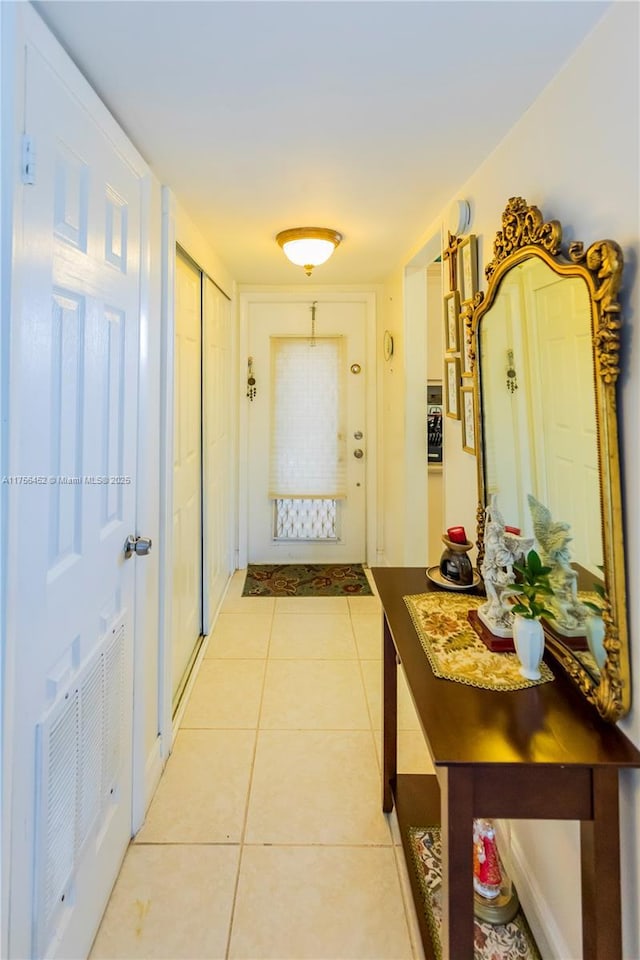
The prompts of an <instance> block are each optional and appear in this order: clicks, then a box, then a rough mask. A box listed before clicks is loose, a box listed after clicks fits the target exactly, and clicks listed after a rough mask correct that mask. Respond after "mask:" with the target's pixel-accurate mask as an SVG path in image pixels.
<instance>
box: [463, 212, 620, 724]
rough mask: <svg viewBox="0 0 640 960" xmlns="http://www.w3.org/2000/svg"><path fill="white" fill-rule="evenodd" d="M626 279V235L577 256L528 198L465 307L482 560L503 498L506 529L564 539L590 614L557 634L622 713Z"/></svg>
mask: <svg viewBox="0 0 640 960" xmlns="http://www.w3.org/2000/svg"><path fill="white" fill-rule="evenodd" d="M621 274H622V252H621V250H620V248H619V247H618V245H617V244H616V243H614V242H613V241H611V240H603V241H599V242H596V243H593V244H591V246H589V247H588V249H587V250H586V251H585V250H584V247H583V245H582V244H581V243H577V242H576V243H571V244H570V245H569V247H568V249H567V251H566V254H565V253H564V252H563V250H562V230H561V226H560V224H559V222H558V221H556V220H552V221H550V222H548V223H545V222H544V220H543V217H542V215H541V213H540V211H539V210H538V209H537V208H536V207H530V206H528V205H527V203H526V201H525V200H523V199H522V198H520V197H515V198H512V199H511V200H509V203H508V205H507V208H506V210H505V211H504V213H503V215H502V229H501V230H500V231H499V232H498V233H497V235H496V239H495V242H494V249H493V259H492V260H491V262H490V263H489V264H488V265H487V267H486V269H485V275H486V277H487V281H488V287H487V291H486V294H485V293H478V294H476V296H475V297H474V300H473V302H472V303H471V304H469V305H468V307H467V309H466V313H465V324H466V331H467V336H468V337H469V338H470V349H471V354H472V357H473V358H474V363H473V375H474V383H475V388H476V391H477V398H478V423H477V430H478V437H479V443H478V491H479V505H478V544H479V551H480V556H479V559H478V565H480V562H481V559H482V553H483V544H484V517H485V508H486V507H487V505H488V504H489V503H490V501H491V500H492V497H494V495H495V498H496V500H495V502H496V503H499V509H500V513H501V514H502V516H503V517H504V522H505V524H507V525H508V526H511V527H513V528H516V529H518V530H520V531H521V532H522V535H523V536H525V537H532V538H535V541H536V544H537V545H538V544H540V543H541V542H542V543H543V546H545V547H546V548H549V543H551V544H552V545H553V544H555V546H556V548H557V555H558V556H560V557H561V558H564V561H565V562H566V564H565V565H566V569H567V570H571V571H572V572H571V576H572V577H574V583H575V586H574V588H573V593H574V596H575V597H576V598H577V599H576V603H575V604H574V606H575V610H574V611H573V612H575V611H576V610H578V611H579V615H578V616H577V617H572V615H571V612H567V611H568V609H569V608H568V607H567V605H566V604H564V606H563V605H562V604H560V606H559V607H557V609H561V611H562V615H559V616H558V617H557V620H553V621H552V620H551V619H549V620H548V621H544V622H543V625H544V627H545V635H546V642H547V645H548V646H549V648H550V649H551V650H552V652H553V653H554V655H555V656H556V657H557V658H558V660H559V661H560V662H561V663H562V665H563V666H564V667H565V669H566V670H567V671H568V673H569V674H570V676H571V677H572V678H573V679H574V680H575V681H576V682H577V684H578V686H579V687H580V689H581V690H582V691H583V693H584V694H585V696H586V697H587V699H588V700H590V701H591V702H592V703H593V704H594V705H595V706H596V707H597V709H598V710H599V712H600V713H601V714H602V716H604V717H605V718H607V719H608V720H611V721H615V720H617V719H618V718H619V717H621V716H622V715H623V714H624V713H626V712H627V711H628V709H629V705H630V685H629V652H628V643H627V616H626V595H625V566H624V547H623V530H622V508H621V496H620V471H619V459H618V428H617V419H616V380H617V377H618V373H619V367H618V358H619V328H620V306H619V303H618V299H617V294H618V289H619V286H620V280H621ZM574 571H575V573H574ZM556 599H557V598H556ZM594 600H595V601H596V603H595V604H594V606H595V607H596V608H598V607H599V608H600V610H601V619H600V620H599V623H600V625H601V626H602V624H604V639H603V640H602V639H601V641H600V646H599V648H597V649H596V648H594V644H593V643H591V642H589V643H587V637H586V634H587V632H589V631H587V630H586V628H585V622H586V619H585V618H586V612H585V608H584V606H583V603H584V601H587V604H588V603H589V602H593V601H594ZM572 602H573V601H572ZM558 603H559V601H558ZM572 609H573V608H572ZM587 609H588V608H587ZM596 612H597V609H596ZM592 624H593V621H592V620H590V621H589V627H591V626H592ZM589 641H590V638H589Z"/></svg>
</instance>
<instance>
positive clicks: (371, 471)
mask: <svg viewBox="0 0 640 960" xmlns="http://www.w3.org/2000/svg"><path fill="white" fill-rule="evenodd" d="M312 299H313V300H317V302H318V303H331V302H335V301H336V300H342V301H343V302H351V303H358V302H360V303H364V304H365V306H366V323H365V363H366V365H367V369H366V373H367V379H366V398H365V410H366V416H365V426H364V433H365V436H366V437H367V438H368V439H367V462H366V491H365V495H366V506H365V510H366V538H367V546H366V562H367V563H368V564H370V565H372V564H375V563H376V562H377V560H378V549H377V544H378V510H377V503H378V496H377V493H378V482H377V481H378V469H377V462H378V444H377V440H378V429H377V413H378V409H377V401H376V397H377V392H376V386H377V379H378V378H377V365H376V294H375V292H374V291H373V290H371V289H368V290H366V289H365V290H356V289H354V288H353V287H349V288H347V289H344V288H340V287H332V288H327V287H318V286H315V287H308V286H305V287H269V289H268V290H266V291H265V290H261V289H259V288H258V289H255V288H253V289H252V288H250V287H245V288H242V287H241V288H240V297H239V305H240V324H239V327H240V333H239V350H238V405H239V411H240V413H239V418H238V419H239V443H238V559H237V567H238V569H243V568H244V567H246V565H247V557H248V555H249V529H248V523H247V518H248V503H249V483H248V475H249V466H250V462H249V411H248V408H247V403H248V401H247V397H246V387H247V383H246V370H247V367H246V365H247V356H248V349H249V306H250V304H252V303H278V302H287V303H302V304H305V305H308V304H309V302H310V300H312Z"/></svg>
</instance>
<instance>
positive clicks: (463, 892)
mask: <svg viewBox="0 0 640 960" xmlns="http://www.w3.org/2000/svg"><path fill="white" fill-rule="evenodd" d="M372 573H373V576H374V579H375V582H376V586H377V588H378V592H379V594H380V599H381V601H382V607H383V629H384V651H383V729H382V740H383V777H382V805H383V809H384V810H385V811H387V812H388V811H390V810H391V809H392V808H393V806H394V804H395V807H396V813H397V816H398V821H399V823H400V829H401V832H402V842H403V845H404V850H405V856H406V857H407V862H408V864H409V873H410V876H411V884H412V888H413V894H414V899H415V902H416V906H417V908H418V921H419V923H420V929H421V932H422V939H423V943H424V948H425V952H426V955H427V957H430V958H431V957H433V958H435V957H436V956H437V954H436V952H435V949H434V946H433V944H432V942H431V935H430V932H429V928H428V926H427V922H426V919H425V916H424V910H423V909H422V907H421V905H420V904H421V898H422V894H421V892H420V888H419V885H418V880H417V878H416V877H415V875H414V871H412V870H411V866H410V864H411V860H410V857H409V846H408V843H409V840H408V835H407V828H408V827H409V826H414V827H421V826H427V825H432V824H437V823H441V825H442V881H443V885H442V890H443V899H442V907H443V918H442V945H441V946H442V957H443V960H473V952H474V951H473V922H474V921H473V885H472V882H471V878H472V875H473V860H472V857H473V853H472V840H471V837H472V821H473V818H474V817H497V818H500V817H502V818H510V819H518V818H524V819H534V820H536V819H540V820H542V819H548V820H579V821H580V837H581V871H582V932H583V956H584V958H585V960H621V958H622V926H621V902H620V845H619V832H620V827H619V813H618V770H619V768H620V767H639V766H640V751H638V750H637V749H636V748H635V747H634V745H633V744H632V743H631V742H630V741H629V740H628V739H627V738H626V737H625V736H624V734H623V733H622V732H621V731H620V730H619V729H618V728H617V727H615V726H613V725H611V724H608V723H605V722H604V721H603V720H601V719H600V717H599V716H598V715H597V714H596V712H595V711H594V710H593V708H592V707H591V706H590V705H589V704H588V703H587V702H586V700H584V699H583V698H582V697H581V695H580V694H579V692H578V691H577V690H576V689H575V687H574V686H573V685H572V684H571V682H570V681H569V680H568V678H567V677H566V676H565V675H564V674H563V673H562V671H561V670H560V669H559V668H558V667H557V665H556V664H555V662H554V661H553V660H552V659H551V660H549V666H550V667H551V669H552V670H553V671H554V674H555V677H556V678H555V681H554V682H553V683H545V684H542V685H540V686H536V687H532V688H529V689H527V690H520V691H514V692H500V693H496V692H492V691H488V690H479V689H477V688H475V687H469V686H466V685H464V684H460V683H452V682H450V681H448V680H439V679H437V678H436V677H435V676H434V675H433V673H432V671H431V668H430V666H429V661H428V660H427V658H426V656H425V653H424V651H423V649H422V646H421V644H420V640H419V638H418V636H417V634H416V631H415V628H414V626H413V623H412V622H411V618H410V616H409V613H408V610H407V607H406V605H405V603H404V600H403V597H404V596H406V595H407V594H418V593H426V592H428V591H429V590H430V589H432V588H431V585H430V583H429V581H428V580H427V578H426V576H425V571H424V569H423V568H410V567H378V568H375V569H374V570H373V571H372ZM433 589H437V588H435V587H434V588H433ZM398 660H399V661H400V662H401V663H402V665H403V667H404V671H405V675H406V678H407V683H408V686H409V690H410V692H411V696H412V698H413V702H414V705H415V708H416V712H417V714H418V718H419V720H420V724H421V726H422V730H423V732H424V736H425V739H426V741H427V745H428V748H429V752H430V754H431V758H432V760H433V764H434V766H435V769H436V776H435V777H434V776H429V775H399V774H398V773H397V770H396V758H397V683H396V681H397V662H398Z"/></svg>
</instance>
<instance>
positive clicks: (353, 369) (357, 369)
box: [349, 363, 362, 373]
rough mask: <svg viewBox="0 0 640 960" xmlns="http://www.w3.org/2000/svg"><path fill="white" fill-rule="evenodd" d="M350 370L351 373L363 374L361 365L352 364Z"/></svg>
mask: <svg viewBox="0 0 640 960" xmlns="http://www.w3.org/2000/svg"><path fill="white" fill-rule="evenodd" d="M349 369H350V370H351V373H361V372H362V367H361V366H360V364H359V363H352V364H351V367H350V368H349Z"/></svg>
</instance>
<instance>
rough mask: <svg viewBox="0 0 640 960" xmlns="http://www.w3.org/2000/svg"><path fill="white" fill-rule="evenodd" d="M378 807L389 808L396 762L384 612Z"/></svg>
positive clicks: (392, 654) (394, 687) (394, 688)
mask: <svg viewBox="0 0 640 960" xmlns="http://www.w3.org/2000/svg"><path fill="white" fill-rule="evenodd" d="M382 624H383V627H382V630H383V640H382V644H383V650H382V809H383V810H384V812H385V813H389V812H390V811H391V810H393V791H392V785H393V784H394V783H395V779H396V773H397V765H398V665H397V660H396V648H395V646H394V643H393V639H392V637H391V631H390V630H389V624H388V623H387V618H386V616H384V615H383V617H382Z"/></svg>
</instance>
